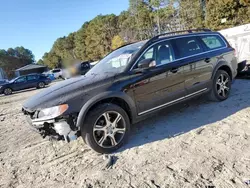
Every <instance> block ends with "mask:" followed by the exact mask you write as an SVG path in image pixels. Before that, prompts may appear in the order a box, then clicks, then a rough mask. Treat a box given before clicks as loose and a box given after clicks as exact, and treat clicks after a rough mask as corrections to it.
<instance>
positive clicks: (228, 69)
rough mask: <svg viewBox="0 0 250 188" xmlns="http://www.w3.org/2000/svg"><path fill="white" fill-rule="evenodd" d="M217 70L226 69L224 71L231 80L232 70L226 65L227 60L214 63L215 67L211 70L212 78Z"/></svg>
mask: <svg viewBox="0 0 250 188" xmlns="http://www.w3.org/2000/svg"><path fill="white" fill-rule="evenodd" d="M218 70H224V71H226V72H227V73H228V74H229V76H230V78H231V80H233V71H232V69H231V67H230V66H229V65H228V63H227V62H225V61H221V62H219V63H218V64H217V65H216V67H215V69H214V72H213V75H212V80H213V79H214V77H215V74H216V72H217V71H218Z"/></svg>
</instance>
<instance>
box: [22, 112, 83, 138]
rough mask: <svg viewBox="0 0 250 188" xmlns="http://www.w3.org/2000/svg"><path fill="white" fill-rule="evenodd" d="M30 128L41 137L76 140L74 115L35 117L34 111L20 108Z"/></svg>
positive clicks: (77, 134)
mask: <svg viewBox="0 0 250 188" xmlns="http://www.w3.org/2000/svg"><path fill="white" fill-rule="evenodd" d="M22 111H23V113H24V114H25V115H26V119H27V121H28V123H29V125H30V127H31V129H32V130H33V131H35V132H37V133H39V134H40V135H41V136H42V137H43V138H45V137H49V138H50V139H54V140H65V141H67V142H69V141H72V140H76V139H77V137H78V136H79V129H78V128H77V127H76V123H75V122H76V117H75V116H65V117H60V118H53V119H44V118H35V113H30V112H28V111H26V110H25V109H22Z"/></svg>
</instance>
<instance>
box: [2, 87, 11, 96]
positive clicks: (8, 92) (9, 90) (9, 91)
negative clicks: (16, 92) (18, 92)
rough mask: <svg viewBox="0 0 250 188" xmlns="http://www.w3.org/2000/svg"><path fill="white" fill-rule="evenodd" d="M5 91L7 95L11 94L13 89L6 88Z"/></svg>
mask: <svg viewBox="0 0 250 188" xmlns="http://www.w3.org/2000/svg"><path fill="white" fill-rule="evenodd" d="M3 93H4V94H5V95H11V94H12V89H11V88H5V89H4V91H3Z"/></svg>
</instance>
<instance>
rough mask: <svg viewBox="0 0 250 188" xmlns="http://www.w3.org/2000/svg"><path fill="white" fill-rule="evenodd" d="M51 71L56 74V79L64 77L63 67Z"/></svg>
mask: <svg viewBox="0 0 250 188" xmlns="http://www.w3.org/2000/svg"><path fill="white" fill-rule="evenodd" d="M50 72H51V74H53V75H54V77H55V78H56V79H58V78H63V71H62V69H53V70H51V71H50Z"/></svg>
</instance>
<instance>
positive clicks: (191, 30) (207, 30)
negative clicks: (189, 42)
mask: <svg viewBox="0 0 250 188" xmlns="http://www.w3.org/2000/svg"><path fill="white" fill-rule="evenodd" d="M202 31H203V32H211V30H210V29H205V28H204V29H189V30H182V31H173V32H168V33H162V34H159V35H156V36H154V37H153V38H151V39H150V40H149V41H148V42H152V41H154V40H156V39H158V38H160V37H162V36H168V35H170V36H171V35H176V34H182V33H183V34H184V33H194V32H202Z"/></svg>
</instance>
